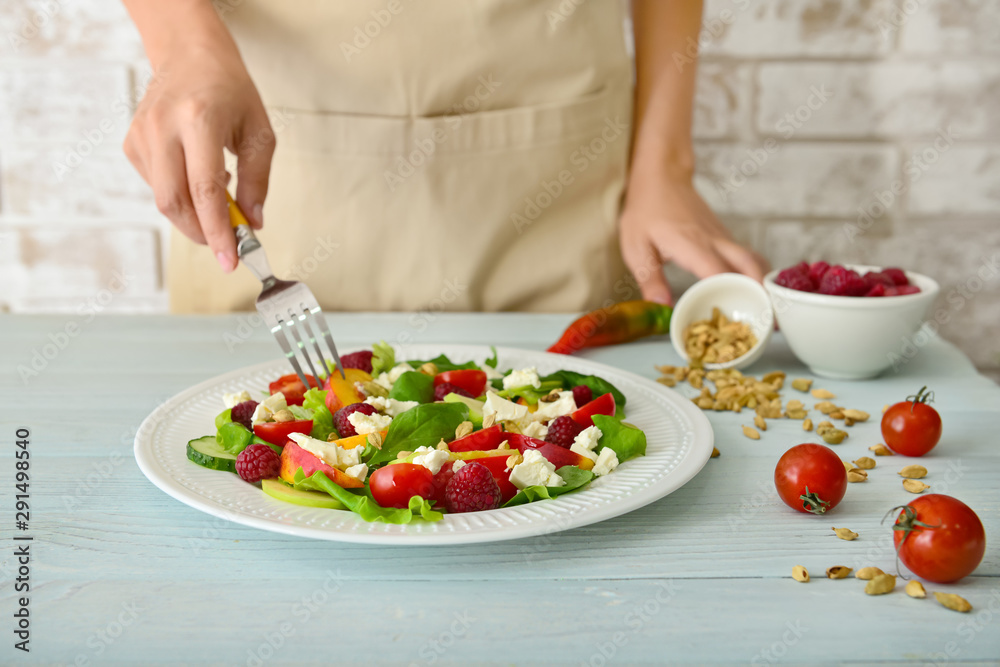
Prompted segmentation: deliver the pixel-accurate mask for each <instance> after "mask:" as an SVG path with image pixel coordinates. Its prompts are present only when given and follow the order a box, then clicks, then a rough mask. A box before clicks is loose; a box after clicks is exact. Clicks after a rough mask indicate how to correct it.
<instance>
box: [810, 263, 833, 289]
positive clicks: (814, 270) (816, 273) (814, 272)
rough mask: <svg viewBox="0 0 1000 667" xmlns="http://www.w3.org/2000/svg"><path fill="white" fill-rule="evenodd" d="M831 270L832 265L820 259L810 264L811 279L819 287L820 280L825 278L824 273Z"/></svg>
mask: <svg viewBox="0 0 1000 667" xmlns="http://www.w3.org/2000/svg"><path fill="white" fill-rule="evenodd" d="M829 270H830V265H829V264H827V263H826V262H824V261H823V260H820V261H818V262H813V263H812V264H810V265H809V280H811V281H812V283H813V285H814V286H815V287H817V288H818V287H819V281H821V280H823V274H824V273H826V272H827V271H829Z"/></svg>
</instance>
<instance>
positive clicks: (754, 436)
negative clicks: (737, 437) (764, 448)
mask: <svg viewBox="0 0 1000 667" xmlns="http://www.w3.org/2000/svg"><path fill="white" fill-rule="evenodd" d="M743 435H745V436H746V437H748V438H750V439H751V440H760V433H759V432H758V431H757V429H755V428H753V427H751V426H744V427H743Z"/></svg>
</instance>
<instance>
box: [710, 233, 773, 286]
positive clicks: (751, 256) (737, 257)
mask: <svg viewBox="0 0 1000 667" xmlns="http://www.w3.org/2000/svg"><path fill="white" fill-rule="evenodd" d="M716 247H717V248H718V249H719V252H720V253H721V254H722V255H723V256H724V257H726V258H727V259H728V260H729V262H730V263H731V264H732V265H733V267H735V268H736V270H737V271H739V272H740V273H742V274H744V275H747V276H750V277H751V278H753V279H754V280H756V281H758V282H760V281H762V280H764V274H765V273H767V266H768V265H767V261H766V260H765V259H764V258H763V257H761V256H760V255H758V254H757V253H755V252H753V251H752V250H749V249H747V248H744V247H743V246H741V245H739V244H737V243H735V242H733V241H730V240H728V239H719V240H718V241H717V242H716Z"/></svg>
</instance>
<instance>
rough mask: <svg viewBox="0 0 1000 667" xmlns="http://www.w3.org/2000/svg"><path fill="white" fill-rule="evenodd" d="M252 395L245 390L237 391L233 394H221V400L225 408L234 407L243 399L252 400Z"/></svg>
mask: <svg viewBox="0 0 1000 667" xmlns="http://www.w3.org/2000/svg"><path fill="white" fill-rule="evenodd" d="M252 400H253V397H252V396H250V393H249V392H247V391H246V390H244V391H238V392H236V393H235V394H223V395H222V402H223V403H225V404H226V408H230V409H231V408H235V407H236V406H237V405H239V404H240V403H243V402H244V401H252Z"/></svg>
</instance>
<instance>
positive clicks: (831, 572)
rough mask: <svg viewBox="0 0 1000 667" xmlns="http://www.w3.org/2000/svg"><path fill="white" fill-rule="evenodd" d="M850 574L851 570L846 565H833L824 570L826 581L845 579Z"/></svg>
mask: <svg viewBox="0 0 1000 667" xmlns="http://www.w3.org/2000/svg"><path fill="white" fill-rule="evenodd" d="M850 573H851V568H849V567H847V566H846V565H834V566H833V567H828V568H826V578H827V579H846V578H847V575H849V574H850Z"/></svg>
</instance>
